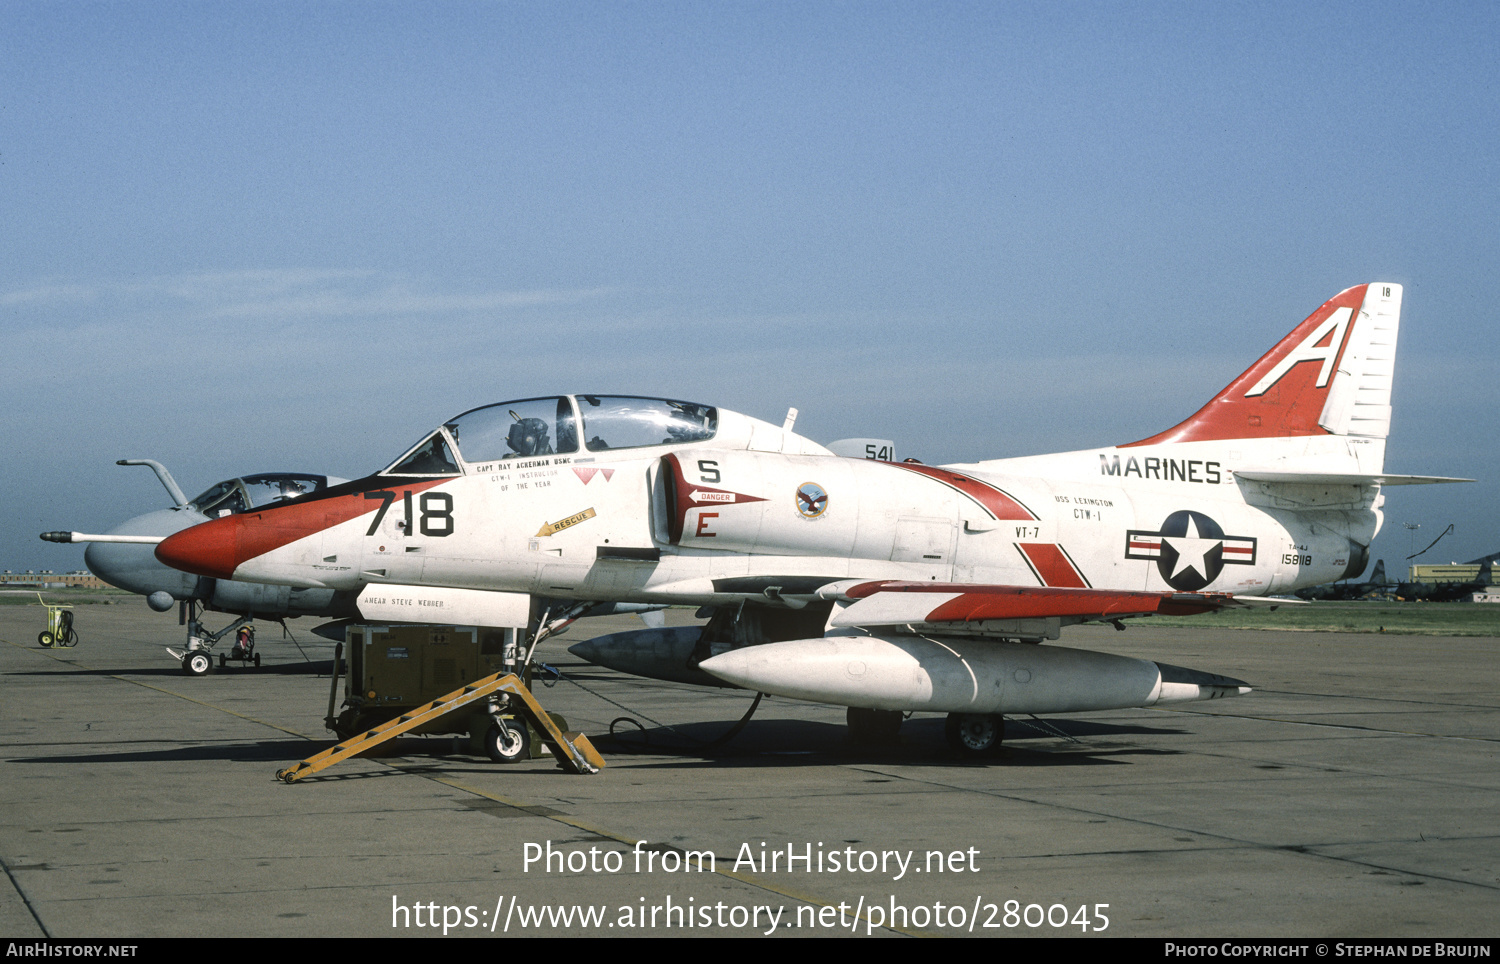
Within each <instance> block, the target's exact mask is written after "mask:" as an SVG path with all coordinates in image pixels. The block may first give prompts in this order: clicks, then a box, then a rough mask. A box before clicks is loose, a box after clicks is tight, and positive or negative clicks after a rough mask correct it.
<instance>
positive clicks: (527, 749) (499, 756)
mask: <svg viewBox="0 0 1500 964" xmlns="http://www.w3.org/2000/svg"><path fill="white" fill-rule="evenodd" d="M484 752H485V753H486V754H488V755H489V758H490V759H491V760H492V761H494V762H495V763H519V762H520V761H522V760H528V759H530V758H531V735H530V734H529V733H527V732H526V724H525V723H522V722H520V721H519V720H511V721H497V722H495V723H491V724H490V728H489V729H488V730H485V731H484Z"/></svg>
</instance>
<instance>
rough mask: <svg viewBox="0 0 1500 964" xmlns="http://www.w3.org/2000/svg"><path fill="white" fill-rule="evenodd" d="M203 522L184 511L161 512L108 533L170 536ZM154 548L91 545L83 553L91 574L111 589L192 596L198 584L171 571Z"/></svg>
mask: <svg viewBox="0 0 1500 964" xmlns="http://www.w3.org/2000/svg"><path fill="white" fill-rule="evenodd" d="M202 521H204V517H203V516H201V515H199V514H197V513H196V512H190V511H188V510H185V509H159V510H157V511H155V512H147V513H145V514H144V515H138V516H136V517H135V518H133V519H128V520H126V521H125V522H123V523H121V524H120V525H118V526H116V527H115V528H113V529H111V530H110V531H109V535H117V536H168V535H171V534H172V533H174V532H177V531H179V530H181V529H186V528H188V527H189V526H192V525H196V524H197V523H199V522H202ZM155 548H156V547H155V546H152V545H137V544H132V543H119V542H91V543H89V547H88V548H87V549H85V550H84V553H83V562H84V565H86V566H87V567H88V570H89V572H92V573H93V574H94V575H96V576H98V577H99V578H100V579H103V580H104V581H105V582H107V583H109V584H110V585H111V586H118V587H119V588H121V589H127V590H129V591H130V592H135V593H140V594H141V595H143V596H149V595H151V594H152V593H155V592H167V593H170V594H171V595H172V596H173V597H175V598H178V599H185V598H187V597H188V596H190V595H192V594H193V592H194V590H195V587H196V586H197V584H198V580H197V578H196V577H194V576H190V575H188V574H187V573H184V572H178V571H177V570H175V569H169V568H167V567H166V566H164V565H162V564H161V563H160V562H158V561H157V560H156V558H155V556H153V555H152V552H153V551H154V550H155Z"/></svg>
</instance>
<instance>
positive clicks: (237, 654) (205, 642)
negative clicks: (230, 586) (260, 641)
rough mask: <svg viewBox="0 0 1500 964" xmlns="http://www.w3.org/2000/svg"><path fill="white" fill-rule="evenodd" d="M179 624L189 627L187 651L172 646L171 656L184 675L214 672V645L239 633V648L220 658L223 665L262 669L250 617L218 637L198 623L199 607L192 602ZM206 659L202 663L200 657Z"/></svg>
mask: <svg viewBox="0 0 1500 964" xmlns="http://www.w3.org/2000/svg"><path fill="white" fill-rule="evenodd" d="M179 622H180V623H186V624H187V647H186V648H185V649H182V650H176V649H173V648H172V647H170V646H168V647H167V648H166V649H167V654H168V655H170V656H171V657H172V658H173V659H175V660H177V661H178V662H180V663H181V664H182V671H183V672H184V673H186V674H188V675H189V676H203V675H204V674H206V673H208V672H209V671H210V670H211V669H213V659H214V657H213V652H214V644H215V643H217V642H218V641H219V640H221V639H223V638H224V637H225V636H227V635H229V634H230V633H234V632H235V631H236V630H239V631H240V632H238V633H236V636H235V644H234V646H233V648H232V649H231V650H230V652H229V655H228V656H227V657H226V656H225V655H224V654H222V653H221V654H220V655H219V665H220V666H223V665H224V664H225V663H226V662H228V660H231V659H237V660H243V661H244V662H247V663H254V664H255V665H256V666H257V667H258V666H260V654H259V653H257V652H255V627H254V626H253V624H252V620H251V617H250V616H241V617H240V618H238V619H236V620H235V621H234V622H232V623H230V624H229V625H228V626H225V627H224V628H223V629H221V630H219V631H218V632H217V633H210V632H207V631H206V630H205V629H204V628H203V624H202V623H200V622H199V621H198V604H197V602H196V601H195V600H192V599H189V600H187V601H185V602H184V603H182V609H181V610H180V612H179ZM200 656H201V657H202V658H201V659H200V658H199V657H200Z"/></svg>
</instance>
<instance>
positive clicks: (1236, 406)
mask: <svg viewBox="0 0 1500 964" xmlns="http://www.w3.org/2000/svg"><path fill="white" fill-rule="evenodd" d="M1400 320H1401V286H1400V285H1398V284H1389V283H1385V282H1376V283H1372V284H1363V285H1357V286H1355V287H1353V288H1349V289H1348V290H1346V291H1341V292H1339V293H1338V294H1337V295H1334V296H1333V297H1332V298H1330V299H1328V301H1326V302H1324V303H1323V306H1322V307H1320V308H1319V309H1318V310H1317V311H1315V312H1313V313H1312V314H1310V315H1308V316H1307V319H1306V320H1305V321H1303V322H1302V324H1300V325H1298V326H1297V327H1296V328H1294V329H1293V330H1292V333H1291V334H1289V335H1287V336H1286V337H1285V338H1283V339H1281V341H1280V342H1279V343H1277V345H1276V347H1275V348H1272V349H1271V350H1270V351H1268V352H1266V354H1265V355H1263V356H1261V359H1260V360H1259V361H1257V362H1256V363H1255V364H1254V365H1251V366H1250V368H1249V369H1248V370H1247V371H1246V372H1245V373H1244V374H1242V375H1241V376H1240V377H1239V378H1236V379H1235V380H1234V381H1232V382H1230V383H1229V387H1228V388H1225V389H1224V390H1223V391H1222V392H1220V393H1219V394H1218V395H1216V396H1214V399H1213V401H1211V402H1209V403H1208V404H1207V405H1205V406H1203V408H1202V409H1200V410H1199V411H1198V413H1197V414H1196V415H1194V416H1193V417H1192V418H1190V419H1188V420H1187V421H1185V422H1183V423H1182V424H1180V425H1178V426H1176V427H1174V428H1171V429H1168V430H1167V431H1165V432H1162V433H1161V434H1159V435H1153V436H1152V437H1150V438H1147V439H1142V440H1141V441H1139V442H1132V443H1130V446H1136V445H1160V444H1164V443H1170V442H1203V441H1210V440H1219V439H1249V438H1279V437H1285V436H1307V435H1345V436H1348V435H1353V436H1361V437H1364V438H1378V439H1384V438H1385V437H1386V436H1387V435H1388V434H1389V432H1390V427H1391V379H1392V374H1393V372H1394V370H1395V361H1396V333H1397V328H1398V326H1399V324H1400ZM1121 447H1122V448H1125V447H1129V446H1121Z"/></svg>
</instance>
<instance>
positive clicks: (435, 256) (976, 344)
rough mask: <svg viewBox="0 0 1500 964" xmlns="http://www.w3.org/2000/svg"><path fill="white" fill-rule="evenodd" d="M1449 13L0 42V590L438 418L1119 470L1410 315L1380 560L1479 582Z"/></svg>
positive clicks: (1459, 69) (80, 31) (964, 18)
mask: <svg viewBox="0 0 1500 964" xmlns="http://www.w3.org/2000/svg"><path fill="white" fill-rule="evenodd" d="M1497 26H1500V13H1497V12H1496V9H1495V8H1493V7H1491V6H1488V5H1482V4H1451V5H1417V4H1406V5H1399V4H1391V5H1385V4H1370V3H1365V4H1310V5H1309V4H1286V5H1276V4H1232V3H1223V4H1188V3H1184V4H1104V3H1099V4H1082V3H1080V4H1066V5H1064V4H1004V3H992V4H961V3H955V4H940V3H939V4H878V3H859V4H813V3H798V4H775V3H755V4H729V3H699V4H669V3H651V4H630V3H613V4H498V3H489V4H480V3H455V4H423V5H417V4H277V3H257V4H242V5H210V4H180V5H171V4H124V3H103V4H83V3H47V4H6V5H3V6H0V45H3V46H0V51H3V56H0V216H3V222H0V223H3V224H4V230H3V231H0V246H3V248H0V251H3V257H0V335H3V344H4V346H5V350H4V351H3V353H0V402H3V404H4V409H5V412H6V416H5V418H4V420H3V424H0V442H3V444H4V446H5V451H6V452H7V456H6V458H5V459H4V461H3V463H0V492H3V493H4V495H5V497H6V499H7V503H8V504H9V505H10V506H11V508H9V509H7V510H6V512H5V513H4V514H3V516H0V567H8V568H22V569H24V568H42V567H46V568H52V569H58V570H62V569H70V568H75V567H76V566H79V565H81V564H82V550H81V549H80V548H78V547H66V546H52V545H48V544H43V543H40V542H39V541H37V539H36V533H37V532H39V531H42V530H44V529H59V528H74V529H82V530H100V529H105V528H109V527H111V526H113V525H114V524H115V523H117V522H119V521H121V520H122V519H123V518H125V517H126V516H129V515H132V514H134V513H136V512H138V511H142V510H144V509H146V508H154V507H157V506H160V505H163V504H165V502H164V500H165V494H164V493H163V492H162V491H161V489H160V486H159V485H158V484H157V483H156V481H155V479H154V478H152V477H151V475H150V474H149V473H148V472H147V471H145V470H143V469H123V468H117V467H116V466H114V465H113V463H114V461H115V460H116V459H118V458H140V457H151V458H158V459H161V460H162V461H164V462H166V463H167V464H168V466H169V467H170V468H171V469H172V471H173V472H174V474H175V475H176V476H177V478H178V480H179V481H180V482H181V483H182V485H183V487H184V488H185V489H188V490H189V494H192V493H194V492H196V491H199V490H201V489H203V488H206V487H207V486H208V485H209V484H210V483H212V482H215V481H217V480H219V479H221V478H225V477H228V476H233V475H239V474H244V473H248V472H255V471H267V470H272V469H295V470H306V471H325V472H329V473H332V474H337V475H343V476H348V477H354V476H358V475H362V474H365V473H367V472H369V471H371V470H373V469H376V468H378V467H379V466H381V465H382V464H384V463H385V462H387V461H389V460H390V458H391V457H393V456H394V455H395V454H397V452H398V450H399V449H401V448H402V447H404V446H405V445H407V444H409V443H410V442H412V441H414V440H415V439H416V437H417V436H418V435H419V434H420V433H421V432H422V431H424V430H425V429H426V428H428V427H430V426H431V425H433V424H435V423H436V422H438V421H440V420H441V419H443V418H446V417H448V416H450V415H453V414H455V413H456V412H458V411H461V410H463V409H466V408H470V407H473V406H474V405H478V404H482V403H485V402H490V401H498V400H502V399H506V398H520V397H526V396H530V395H536V394H545V393H550V392H560V391H604V392H628V393H641V394H658V395H669V396H674V397H683V398H690V399H695V400H700V401H705V402H711V403H716V404H720V405H724V406H726V407H729V408H734V409H738V410H741V411H744V412H747V413H749V414H752V415H757V416H760V417H763V418H768V419H771V420H774V421H779V420H780V419H781V418H782V416H783V415H784V414H785V411H786V409H787V407H788V406H796V407H797V408H799V409H800V410H801V413H802V414H801V418H800V420H799V422H798V428H799V429H800V430H802V431H804V432H805V433H806V434H809V435H811V436H812V437H814V438H817V439H820V440H824V441H827V440H831V439H835V438H840V437H844V436H862V435H870V436H880V437H890V438H894V439H896V441H897V443H898V446H899V451H900V453H901V454H902V455H913V456H917V457H920V458H922V459H924V460H925V461H929V462H935V461H958V460H971V459H978V458H986V457H999V456H1006V455H1021V454H1029V453H1035V452H1044V451H1060V450H1067V449H1075V448H1083V447H1089V446H1095V445H1100V444H1109V443H1115V442H1124V441H1131V440H1134V439H1137V438H1141V437H1144V436H1147V435H1150V434H1152V433H1154V432H1157V431H1159V430H1161V429H1163V428H1166V427H1168V426H1170V425H1172V424H1175V423H1176V422H1177V421H1179V420H1180V419H1182V418H1183V417H1185V416H1186V415H1188V414H1191V413H1192V412H1193V411H1195V410H1196V409H1197V408H1198V407H1199V406H1200V405H1201V404H1202V403H1203V402H1204V401H1206V400H1207V399H1208V398H1209V397H1211V396H1212V395H1213V394H1214V393H1215V392H1216V391H1218V389H1220V388H1221V387H1223V385H1225V384H1226V383H1227V382H1228V381H1229V380H1230V379H1231V378H1233V377H1234V376H1235V375H1237V374H1238V373H1239V372H1240V371H1242V370H1243V369H1244V368H1246V367H1248V365H1249V364H1250V362H1252V361H1253V360H1254V359H1255V358H1256V357H1258V356H1259V355H1260V354H1261V353H1262V352H1264V351H1265V350H1266V349H1267V348H1269V347H1270V346H1271V344H1273V343H1274V342H1275V341H1276V340H1277V339H1278V338H1280V337H1281V336H1282V335H1283V334H1285V333H1286V332H1287V331H1289V330H1290V329H1291V327H1292V326H1293V325H1294V324H1295V323H1296V322H1298V321H1300V320H1301V319H1302V318H1303V317H1305V316H1306V315H1307V314H1308V313H1309V312H1311V311H1312V310H1313V309H1314V308H1315V307H1317V306H1318V305H1319V304H1320V303H1321V302H1322V301H1324V300H1325V299H1326V298H1328V297H1329V296H1331V295H1333V294H1334V293H1336V292H1337V291H1339V290H1341V289H1343V288H1345V287H1348V286H1350V285H1354V284H1359V283H1362V282H1366V281H1374V280H1389V281H1398V282H1401V283H1403V284H1405V285H1406V286H1407V289H1406V305H1405V314H1404V317H1403V326H1402V345H1401V351H1400V356H1399V358H1398V362H1397V381H1396V398H1395V420H1394V427H1393V435H1392V438H1391V443H1390V447H1389V453H1390V457H1389V459H1388V468H1389V469H1390V470H1392V471H1397V472H1412V473H1420V474H1441V475H1462V476H1469V477H1473V478H1477V479H1479V480H1480V481H1479V482H1478V483H1477V484H1473V485H1467V486H1447V487H1426V488H1421V489H1415V488H1406V489H1401V490H1392V491H1390V492H1389V493H1388V503H1387V526H1386V530H1385V532H1383V533H1382V535H1381V537H1380V538H1379V539H1377V542H1376V546H1375V555H1377V556H1384V557H1385V558H1386V559H1387V562H1388V564H1393V563H1394V562H1395V561H1396V560H1399V559H1400V558H1401V557H1402V556H1405V555H1406V554H1407V552H1408V548H1407V547H1408V543H1409V537H1408V534H1407V532H1406V530H1404V529H1402V528H1401V523H1403V522H1408V521H1409V522H1416V523H1420V524H1421V525H1422V527H1423V528H1422V530H1421V536H1420V541H1419V545H1418V547H1419V548H1420V545H1421V544H1422V543H1425V542H1426V541H1428V534H1429V533H1430V534H1431V535H1433V536H1435V535H1436V534H1437V533H1438V532H1439V531H1441V529H1442V528H1443V527H1444V526H1446V525H1447V524H1448V523H1450V522H1451V523H1454V524H1455V532H1454V534H1453V535H1452V536H1449V537H1448V538H1447V539H1446V540H1445V541H1444V542H1443V543H1441V544H1440V545H1439V547H1438V549H1435V550H1434V551H1433V552H1432V553H1430V554H1429V556H1428V557H1424V560H1423V561H1448V560H1449V559H1450V558H1451V559H1467V558H1471V557H1473V556H1477V555H1479V554H1481V553H1485V552H1490V551H1493V550H1496V549H1500V525H1497V524H1496V523H1497V511H1496V508H1495V496H1496V488H1495V484H1494V480H1495V478H1496V477H1497V469H1500V455H1497V453H1496V445H1495V437H1496V430H1495V428H1494V422H1493V418H1492V416H1491V409H1492V406H1491V404H1490V401H1491V396H1490V395H1489V394H1488V391H1487V389H1488V388H1489V387H1490V386H1491V385H1492V384H1493V382H1494V380H1495V375H1496V371H1497V363H1496V360H1495V354H1496V352H1495V345H1496V341H1497V339H1496V336H1497V325H1496V312H1495V309H1494V306H1493V304H1492V303H1491V301H1490V299H1491V298H1493V297H1495V296H1496V292H1497V291H1500V285H1497V281H1500V230H1497V224H1500V217H1497V215H1500V203H1497V202H1500V197H1497V191H1500V188H1497V185H1500V170H1497V166H1500V164H1497V158H1500V144H1497V140H1500V131H1497V128H1500V116H1497V110H1496V106H1495V105H1496V104H1497V103H1500V96H1497V94H1500V91H1497V81H1496V72H1495V69H1494V65H1495V64H1496V63H1500V49H1497V47H1500V30H1497Z"/></svg>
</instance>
